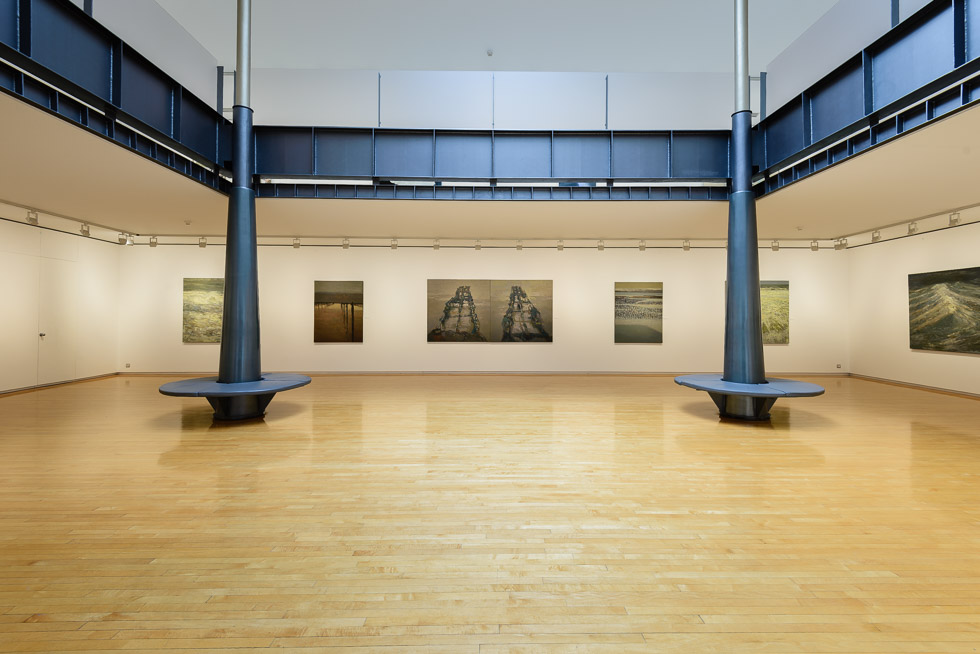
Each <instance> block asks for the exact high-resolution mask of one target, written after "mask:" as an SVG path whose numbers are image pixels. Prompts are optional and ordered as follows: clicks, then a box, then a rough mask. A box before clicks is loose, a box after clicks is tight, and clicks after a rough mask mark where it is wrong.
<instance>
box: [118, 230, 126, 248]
mask: <svg viewBox="0 0 980 654" xmlns="http://www.w3.org/2000/svg"><path fill="white" fill-rule="evenodd" d="M116 240H117V241H119V245H126V235H125V234H123V233H120V234H119V236H117V237H116Z"/></svg>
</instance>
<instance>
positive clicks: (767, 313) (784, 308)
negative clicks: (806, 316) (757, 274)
mask: <svg viewBox="0 0 980 654" xmlns="http://www.w3.org/2000/svg"><path fill="white" fill-rule="evenodd" d="M760 294H761V297H762V342H763V344H765V345H789V282H787V281H763V282H761V288H760Z"/></svg>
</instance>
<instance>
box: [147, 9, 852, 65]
mask: <svg viewBox="0 0 980 654" xmlns="http://www.w3.org/2000/svg"><path fill="white" fill-rule="evenodd" d="M157 2H158V3H159V4H160V5H161V6H162V7H163V8H164V9H165V10H166V11H167V12H168V13H170V15H171V16H173V17H174V18H175V19H176V20H177V22H179V23H180V24H181V25H182V26H183V27H184V29H186V30H187V31H188V32H189V33H190V34H191V35H192V36H193V37H194V38H196V39H197V40H198V42H200V43H201V45H203V46H204V47H205V48H206V49H207V50H208V51H210V52H211V54H212V55H214V57H215V58H216V59H217V60H218V64H219V65H222V66H225V67H227V68H229V69H232V68H234V62H235V11H236V9H235V8H236V2H235V0H208V1H207V2H202V1H201V0H157ZM836 2H837V0H806V1H803V0H791V1H789V2H788V1H787V0H750V3H749V5H750V7H749V16H750V24H749V31H750V53H749V54H750V69H751V70H754V71H758V70H763V69H764V68H765V67H766V65H768V63H769V62H770V61H771V60H772V59H773V58H775V56H776V55H778V54H779V53H780V52H782V50H783V49H785V48H786V46H788V45H789V44H790V43H792V42H793V41H794V40H795V39H796V38H797V37H798V36H799V35H800V34H802V33H803V32H804V31H805V30H806V28H808V27H809V26H810V25H812V24H813V23H814V22H815V21H816V20H817V19H818V18H819V17H820V16H822V15H823V14H824V13H826V12H827V10H828V9H830V7H832V6H833V5H834V4H835V3H836ZM252 5H253V6H252V14H253V19H252V25H253V29H252V32H253V34H252V50H253V51H252V65H253V67H255V68H334V69H350V70H508V71H511V70H513V71H570V72H726V71H730V70H731V66H732V50H733V36H732V22H733V13H734V9H733V7H734V5H733V3H732V0H613V1H611V2H603V3H597V2H595V1H594V0H534V1H533V2H528V1H527V0H495V1H494V2H478V1H477V0H413V2H405V1H404V0H361V1H359V2H350V1H349V0H348V1H343V2H342V1H340V0H254V2H253V3H252ZM487 49H493V56H492V57H488V56H487Z"/></svg>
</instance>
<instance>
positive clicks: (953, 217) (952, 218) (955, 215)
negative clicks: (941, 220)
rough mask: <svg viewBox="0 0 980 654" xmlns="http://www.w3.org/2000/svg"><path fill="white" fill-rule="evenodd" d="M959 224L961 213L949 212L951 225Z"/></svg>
mask: <svg viewBox="0 0 980 654" xmlns="http://www.w3.org/2000/svg"><path fill="white" fill-rule="evenodd" d="M959 224H960V214H959V213H958V212H957V213H951V214H949V226H950V227H956V226H957V225H959Z"/></svg>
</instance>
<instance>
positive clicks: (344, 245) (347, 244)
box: [340, 238, 350, 250]
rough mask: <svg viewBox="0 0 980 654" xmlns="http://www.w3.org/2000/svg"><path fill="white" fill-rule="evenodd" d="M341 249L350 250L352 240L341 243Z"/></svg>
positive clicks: (347, 239)
mask: <svg viewBox="0 0 980 654" xmlns="http://www.w3.org/2000/svg"><path fill="white" fill-rule="evenodd" d="M340 247H342V248H344V249H345V250H347V249H350V239H349V238H345V239H344V240H343V241H341V242H340Z"/></svg>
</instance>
